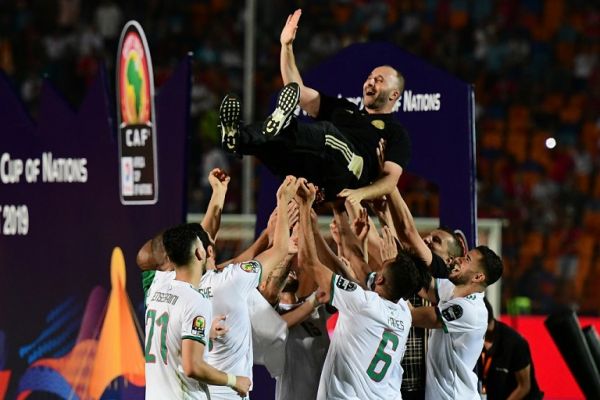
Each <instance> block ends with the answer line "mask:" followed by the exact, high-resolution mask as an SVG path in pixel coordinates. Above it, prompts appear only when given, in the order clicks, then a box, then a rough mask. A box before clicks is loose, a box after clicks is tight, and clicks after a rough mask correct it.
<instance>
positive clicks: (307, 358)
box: [275, 303, 331, 400]
mask: <svg viewBox="0 0 600 400" xmlns="http://www.w3.org/2000/svg"><path fill="white" fill-rule="evenodd" d="M301 305H302V303H298V304H281V303H280V304H279V306H278V310H279V312H280V313H281V314H285V313H286V312H289V311H291V310H293V309H295V308H297V307H299V306H301ZM330 315H331V314H329V313H328V312H327V311H326V309H325V307H319V308H318V309H316V310H314V311H313V312H312V314H311V315H310V316H309V317H308V318H307V319H305V320H304V321H303V322H301V323H300V324H298V325H296V326H294V327H292V328H291V329H290V330H289V333H288V337H287V341H286V343H285V364H284V368H283V373H282V374H281V375H280V376H278V377H277V378H276V379H277V383H276V385H275V399H276V400H305V399H315V398H316V397H317V390H318V388H319V379H320V378H321V370H322V369H323V364H324V363H325V357H326V356H327V350H328V349H329V334H328V332H327V318H329V316H330Z"/></svg>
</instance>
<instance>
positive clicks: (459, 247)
mask: <svg viewBox="0 0 600 400" xmlns="http://www.w3.org/2000/svg"><path fill="white" fill-rule="evenodd" d="M438 229H439V230H440V231H443V232H446V233H448V234H449V235H450V236H452V240H451V241H450V242H448V255H449V256H450V257H463V256H464V255H465V254H466V251H465V250H466V249H465V247H464V246H465V244H463V242H462V240H461V238H460V236H459V235H458V234H457V233H456V231H453V230H451V229H450V228H448V227H446V226H440V227H439V228H438Z"/></svg>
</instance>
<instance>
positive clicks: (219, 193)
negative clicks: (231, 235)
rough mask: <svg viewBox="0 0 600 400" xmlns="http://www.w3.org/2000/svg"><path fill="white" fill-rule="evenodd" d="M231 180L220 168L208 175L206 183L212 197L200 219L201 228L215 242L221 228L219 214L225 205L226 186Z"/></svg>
mask: <svg viewBox="0 0 600 400" xmlns="http://www.w3.org/2000/svg"><path fill="white" fill-rule="evenodd" d="M230 179H231V178H230V177H229V176H228V175H227V174H226V173H225V171H223V170H222V169H220V168H215V169H213V170H212V171H210V173H209V174H208V182H209V183H210V186H211V188H212V195H211V196H210V201H209V203H208V207H207V208H206V214H204V218H203V219H202V223H201V224H200V225H202V228H204V230H205V231H206V232H207V233H208V234H209V235H210V237H211V238H212V239H213V240H217V233H218V232H219V227H220V226H221V214H222V213H223V205H224V204H225V195H226V194H227V185H228V184H229V180H230Z"/></svg>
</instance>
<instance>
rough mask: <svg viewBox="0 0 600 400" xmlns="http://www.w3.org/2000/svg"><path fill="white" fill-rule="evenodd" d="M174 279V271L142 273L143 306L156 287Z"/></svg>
mask: <svg viewBox="0 0 600 400" xmlns="http://www.w3.org/2000/svg"><path fill="white" fill-rule="evenodd" d="M173 279H175V271H154V270H152V271H143V272H142V288H143V289H144V304H146V305H148V297H149V296H150V293H152V291H153V290H156V288H157V287H158V286H162V285H163V284H165V283H167V282H171V281H172V280H173Z"/></svg>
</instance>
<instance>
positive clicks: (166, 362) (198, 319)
mask: <svg viewBox="0 0 600 400" xmlns="http://www.w3.org/2000/svg"><path fill="white" fill-rule="evenodd" d="M211 321H212V310H211V304H210V302H209V301H208V300H207V299H205V298H204V297H202V295H200V294H199V293H198V292H197V291H196V290H195V289H194V288H193V287H192V285H190V284H189V283H187V282H182V281H178V280H173V279H171V280H169V281H167V282H163V283H162V284H161V285H154V286H153V288H152V290H151V292H150V293H149V296H148V298H147V302H146V344H145V355H146V399H157V400H159V399H160V400H162V399H210V396H209V395H208V387H207V385H206V384H204V383H201V382H199V381H197V380H195V379H191V378H188V377H187V376H185V374H184V373H183V367H182V359H181V348H182V342H183V341H184V340H195V341H197V342H200V343H202V344H204V345H205V358H206V356H207V353H208V345H207V344H208V335H209V332H210V324H211Z"/></svg>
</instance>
